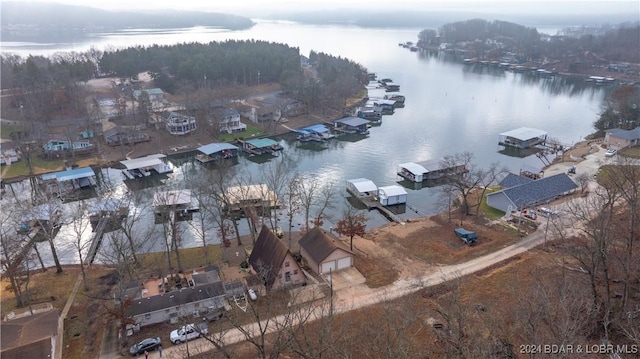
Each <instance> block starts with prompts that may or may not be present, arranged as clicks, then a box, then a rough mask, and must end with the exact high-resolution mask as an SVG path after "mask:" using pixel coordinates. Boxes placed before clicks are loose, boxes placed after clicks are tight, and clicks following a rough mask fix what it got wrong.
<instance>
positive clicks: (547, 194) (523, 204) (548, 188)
mask: <svg viewBox="0 0 640 359" xmlns="http://www.w3.org/2000/svg"><path fill="white" fill-rule="evenodd" d="M503 181H504V180H503ZM576 189H578V185H577V184H576V183H575V182H573V180H572V179H571V178H570V177H569V176H567V175H566V174H564V173H559V174H557V175H554V176H550V177H545V178H542V179H539V180H535V181H530V182H526V183H522V184H520V185H516V186H513V187H509V188H505V189H503V190H500V191H497V192H493V193H489V194H488V195H487V205H489V206H490V207H493V208H495V209H499V210H501V211H503V212H505V213H508V212H511V211H515V210H517V209H521V208H527V207H531V206H536V205H540V204H546V203H547V202H549V201H552V200H554V199H556V198H559V197H562V196H565V195H568V194H570V193H573V192H574V191H575V190H576Z"/></svg>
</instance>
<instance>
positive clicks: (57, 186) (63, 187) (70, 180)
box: [40, 167, 96, 194]
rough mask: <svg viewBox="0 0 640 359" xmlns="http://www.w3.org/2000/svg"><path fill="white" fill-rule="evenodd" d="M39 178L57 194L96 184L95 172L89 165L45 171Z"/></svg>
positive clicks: (48, 188)
mask: <svg viewBox="0 0 640 359" xmlns="http://www.w3.org/2000/svg"><path fill="white" fill-rule="evenodd" d="M40 178H41V179H42V182H43V184H44V185H45V186H46V188H47V190H48V191H51V192H57V193H59V194H62V193H63V192H72V191H74V190H77V189H81V188H90V187H95V186H96V173H95V172H94V171H93V169H92V168H91V167H82V168H74V169H70V170H66V171H60V172H54V173H46V174H43V175H42V176H40Z"/></svg>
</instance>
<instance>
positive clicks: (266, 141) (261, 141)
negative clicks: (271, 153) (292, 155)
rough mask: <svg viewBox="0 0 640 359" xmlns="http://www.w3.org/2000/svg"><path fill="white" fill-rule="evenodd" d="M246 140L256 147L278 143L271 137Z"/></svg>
mask: <svg viewBox="0 0 640 359" xmlns="http://www.w3.org/2000/svg"><path fill="white" fill-rule="evenodd" d="M246 142H247V143H248V144H250V145H252V146H254V147H256V148H265V147H270V146H273V145H277V144H278V142H276V141H274V140H272V139H270V138H256V139H253V140H247V141H246Z"/></svg>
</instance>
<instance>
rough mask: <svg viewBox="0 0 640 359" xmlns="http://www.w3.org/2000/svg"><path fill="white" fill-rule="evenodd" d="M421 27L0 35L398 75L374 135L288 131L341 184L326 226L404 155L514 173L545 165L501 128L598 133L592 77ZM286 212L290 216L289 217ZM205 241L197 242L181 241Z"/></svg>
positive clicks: (600, 93)
mask: <svg viewBox="0 0 640 359" xmlns="http://www.w3.org/2000/svg"><path fill="white" fill-rule="evenodd" d="M420 30H421V29H361V28H357V27H349V26H312V25H300V24H294V23H285V22H260V23H258V24H257V25H256V26H254V27H253V28H251V29H249V30H246V31H238V32H229V31H224V30H219V29H209V28H193V29H177V30H167V31H151V30H149V31H147V30H136V31H123V32H117V33H108V34H94V35H91V36H90V37H88V38H87V39H86V41H80V42H77V43H48V44H33V43H13V44H12V43H2V50H3V51H10V52H15V53H19V54H21V55H27V54H28V53H33V54H42V55H49V54H52V53H54V52H56V51H84V50H87V49H89V48H90V47H91V46H95V47H96V48H98V49H104V48H106V47H108V46H113V47H126V46H133V45H151V44H154V43H157V44H175V43H179V42H209V41H224V40H227V39H257V40H266V41H272V42H279V43H286V44H289V45H290V46H294V47H298V48H299V49H300V53H301V54H302V55H306V56H308V54H309V51H310V50H315V51H318V52H325V53H329V54H332V55H335V56H342V57H346V58H349V59H351V60H353V61H356V62H358V63H360V64H362V65H363V66H365V67H366V68H367V69H368V70H369V71H370V72H375V73H377V74H378V78H391V79H393V81H394V82H395V83H397V84H399V85H400V86H401V88H400V89H401V91H400V93H401V94H403V95H405V96H406V106H405V107H404V108H400V109H397V110H396V111H395V114H393V115H391V116H384V117H383V120H382V125H381V126H379V127H372V128H371V129H370V132H371V134H370V136H369V137H368V138H365V139H362V140H359V141H354V142H350V141H341V140H333V141H332V142H330V143H328V144H327V145H324V146H309V145H308V144H305V145H302V144H300V143H298V142H297V141H296V140H295V136H284V138H282V139H281V141H282V143H283V145H284V146H285V150H284V151H283V153H282V155H284V156H286V157H287V158H290V159H292V160H293V161H294V162H295V163H296V169H297V171H299V172H301V173H312V174H314V175H316V176H317V177H318V178H319V179H321V180H322V181H323V182H333V183H335V185H336V189H337V192H338V193H337V196H336V199H337V200H336V203H337V207H336V209H334V210H333V211H332V212H333V218H332V219H331V220H329V221H328V223H325V227H330V226H333V225H334V223H335V221H336V220H337V219H339V218H340V216H341V215H342V209H343V208H344V207H343V206H344V205H345V203H346V202H345V201H344V200H343V198H344V197H345V196H346V193H345V181H346V180H348V179H353V178H359V177H365V178H368V179H371V180H372V181H374V182H375V183H376V184H377V185H378V186H385V185H391V184H395V183H397V182H398V181H399V180H400V178H399V177H398V176H397V175H396V168H397V165H398V164H399V163H403V162H417V161H424V160H428V159H437V158H441V157H442V156H445V155H451V154H455V153H458V152H463V151H471V152H473V153H474V156H475V164H476V165H477V166H479V167H488V165H489V164H490V163H493V162H500V163H501V164H504V165H505V166H507V167H509V168H510V169H511V170H512V171H514V172H517V171H518V170H519V168H520V167H521V166H522V165H523V164H527V165H533V166H537V167H542V165H543V164H542V162H541V161H540V159H538V158H537V157H535V156H529V157H526V158H519V157H511V156H507V155H504V154H501V153H499V151H500V150H501V149H502V148H501V147H500V146H498V134H499V133H501V132H504V131H509V130H512V129H515V128H518V127H523V126H526V127H534V128H538V129H541V130H544V131H547V132H548V134H549V136H550V137H552V138H556V139H558V140H559V141H560V142H561V143H563V144H565V145H569V146H570V145H572V144H574V143H576V142H577V141H579V140H581V139H583V138H584V136H586V135H588V134H589V133H591V132H592V124H593V122H594V121H595V120H596V119H597V117H598V114H599V112H600V110H601V104H602V102H603V99H604V97H605V95H606V93H607V91H610V89H609V88H607V87H596V86H588V85H587V84H586V83H585V82H584V81H583V80H579V79H566V78H560V77H556V78H538V77H535V76H532V75H526V74H516V73H511V72H507V71H500V70H497V69H489V68H486V67H480V66H475V67H474V66H468V65H463V64H461V63H459V62H456V61H451V60H450V59H448V58H446V57H445V56H444V55H442V54H440V55H439V54H437V53H431V54H430V53H427V52H410V51H409V50H408V49H405V48H402V47H400V46H398V43H400V42H406V41H414V42H416V41H417V34H418V33H419V31H420ZM239 162H240V163H239V164H238V166H239V168H240V169H241V171H246V172H248V173H251V174H252V177H253V178H254V182H258V179H259V173H260V170H259V168H260V167H259V166H260V164H258V163H255V162H254V161H252V160H250V159H247V158H241V159H240V161H239ZM199 170H202V169H201V168H200V167H196V166H195V165H193V164H192V163H186V164H181V165H180V167H179V168H177V170H176V172H175V173H174V174H173V180H172V181H171V182H172V183H176V181H179V179H180V178H182V176H184V175H188V174H189V173H193V172H194V171H196V172H197V171H199ZM408 192H409V195H408V204H409V206H410V207H411V208H415V209H416V210H417V211H418V213H416V212H415V211H413V210H412V209H410V208H407V209H406V212H405V213H404V214H401V217H403V218H409V217H415V216H418V215H427V214H433V213H435V212H438V211H439V210H441V205H439V204H438V188H422V189H408ZM368 218H369V228H371V227H375V226H379V225H383V224H385V223H387V220H386V219H385V218H384V217H382V216H381V215H380V214H379V213H377V212H375V211H372V212H369V214H368ZM283 219H284V217H283ZM183 245H185V246H193V245H198V243H197V241H189V243H183Z"/></svg>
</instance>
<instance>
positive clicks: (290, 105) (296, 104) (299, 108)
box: [282, 100, 307, 117]
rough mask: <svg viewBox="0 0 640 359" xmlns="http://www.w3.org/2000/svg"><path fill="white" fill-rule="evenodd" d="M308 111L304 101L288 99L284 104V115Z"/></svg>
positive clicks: (290, 115) (288, 115) (293, 115)
mask: <svg viewBox="0 0 640 359" xmlns="http://www.w3.org/2000/svg"><path fill="white" fill-rule="evenodd" d="M305 113H307V106H305V104H304V103H303V102H302V101H298V100H288V101H286V102H285V103H284V104H283V105H282V116H286V117H296V116H300V115H303V114H305Z"/></svg>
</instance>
